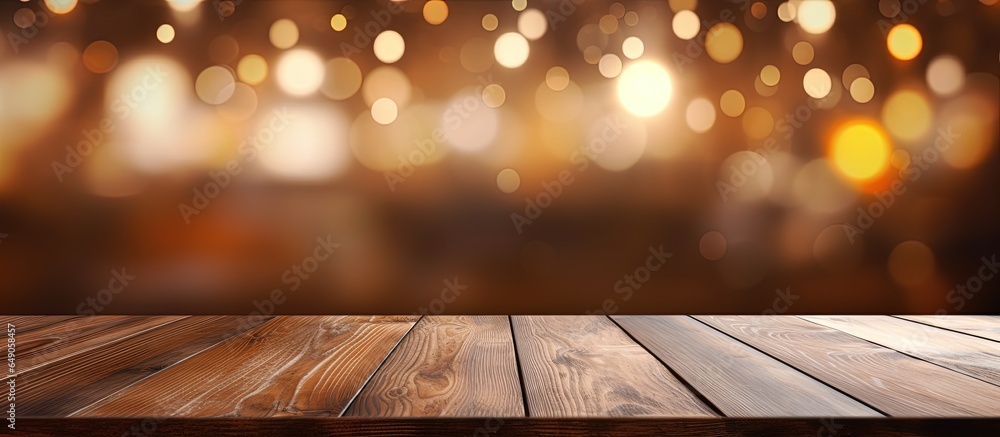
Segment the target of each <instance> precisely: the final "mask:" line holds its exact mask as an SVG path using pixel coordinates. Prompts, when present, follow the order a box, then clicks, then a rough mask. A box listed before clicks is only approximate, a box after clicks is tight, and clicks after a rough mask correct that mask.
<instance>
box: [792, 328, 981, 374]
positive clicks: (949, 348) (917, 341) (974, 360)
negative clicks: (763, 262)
mask: <svg viewBox="0 0 1000 437" xmlns="http://www.w3.org/2000/svg"><path fill="white" fill-rule="evenodd" d="M803 318H804V319H806V320H809V321H811V322H813V323H818V324H821V325H823V326H828V327H831V328H834V329H838V330H841V331H844V332H846V333H848V334H851V335H854V336H856V337H860V338H863V339H865V340H868V341H870V342H873V343H877V344H880V345H882V346H885V347H887V348H890V349H895V350H897V351H900V352H902V353H905V354H907V355H910V356H913V357H917V358H920V359H923V360H927V361H930V362H932V363H934V364H937V365H940V366H944V367H947V368H949V369H952V370H954V371H956V372H961V373H964V374H966V375H969V376H971V377H973V378H978V379H981V380H983V381H986V382H989V383H991V384H994V385H997V386H1000V347H998V346H997V344H996V343H995V342H992V341H990V340H986V339H982V338H978V337H972V336H969V335H965V334H960V333H957V332H952V331H948V330H944V329H940V328H935V327H932V326H927V325H924V324H920V323H915V322H911V321H909V320H901V319H897V318H895V317H889V316H850V317H847V316H843V317H841V316H808V317H803Z"/></svg>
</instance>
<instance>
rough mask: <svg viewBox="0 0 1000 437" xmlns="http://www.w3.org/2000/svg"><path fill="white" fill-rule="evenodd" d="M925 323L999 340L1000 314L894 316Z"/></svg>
mask: <svg viewBox="0 0 1000 437" xmlns="http://www.w3.org/2000/svg"><path fill="white" fill-rule="evenodd" d="M896 317H899V318H901V319H906V320H912V321H914V322H919V323H923V324H925V325H931V326H937V327H939V328H944V329H950V330H952V331H957V332H961V333H964V334H969V335H975V336H976V337H982V338H988V339H990V340H993V341H1000V316H896Z"/></svg>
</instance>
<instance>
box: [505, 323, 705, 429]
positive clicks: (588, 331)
mask: <svg viewBox="0 0 1000 437" xmlns="http://www.w3.org/2000/svg"><path fill="white" fill-rule="evenodd" d="M511 322H512V325H513V328H514V339H515V340H516V341H515V345H516V347H517V352H518V358H519V360H520V363H521V371H522V372H523V377H524V388H525V393H526V396H527V402H528V413H529V414H530V415H531V416H532V417H579V416H715V413H713V412H712V409H711V408H710V407H708V406H707V405H705V404H704V403H703V402H701V401H700V400H699V399H698V397H697V396H696V395H695V394H693V393H691V391H689V390H688V389H687V388H686V387H684V383H682V382H680V381H679V380H677V378H676V377H674V375H673V374H671V373H670V371H669V370H667V368H666V367H664V366H663V364H661V363H660V362H659V361H657V359H656V357H654V356H652V355H650V354H649V352H646V350H645V349H643V348H642V346H639V345H638V344H636V343H635V342H634V341H632V339H630V338H629V337H628V335H626V334H625V333H624V332H622V330H621V329H620V328H618V326H616V325H615V324H614V323H612V322H611V320H609V319H608V318H607V317H604V316H540V317H536V316H515V317H512V318H511Z"/></svg>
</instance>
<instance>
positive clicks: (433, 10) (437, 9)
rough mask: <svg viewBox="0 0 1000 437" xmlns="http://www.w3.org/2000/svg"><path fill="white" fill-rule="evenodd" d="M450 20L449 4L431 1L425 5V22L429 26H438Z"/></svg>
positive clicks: (442, 1) (435, 0)
mask: <svg viewBox="0 0 1000 437" xmlns="http://www.w3.org/2000/svg"><path fill="white" fill-rule="evenodd" d="M446 19H448V4H447V3H445V2H444V0H431V1H429V2H427V3H424V20H425V21H427V22H428V23H429V24H433V25H438V24H441V23H444V20H446Z"/></svg>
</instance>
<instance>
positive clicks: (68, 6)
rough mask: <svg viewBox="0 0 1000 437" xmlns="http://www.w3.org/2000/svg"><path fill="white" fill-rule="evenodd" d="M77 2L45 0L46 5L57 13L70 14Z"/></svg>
mask: <svg viewBox="0 0 1000 437" xmlns="http://www.w3.org/2000/svg"><path fill="white" fill-rule="evenodd" d="M76 3H77V1H76V0H45V7H47V8H49V10H50V11H52V12H54V13H56V14H68V13H69V12H70V11H72V10H73V8H75V7H76Z"/></svg>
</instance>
